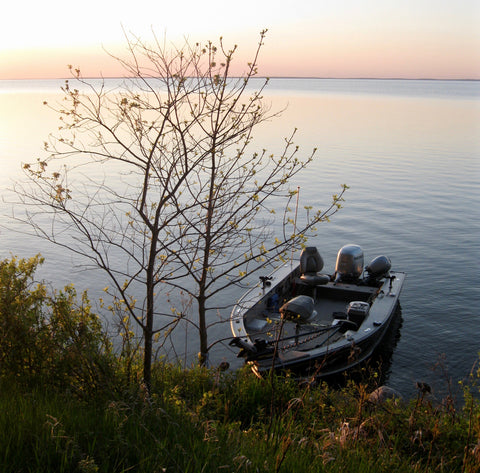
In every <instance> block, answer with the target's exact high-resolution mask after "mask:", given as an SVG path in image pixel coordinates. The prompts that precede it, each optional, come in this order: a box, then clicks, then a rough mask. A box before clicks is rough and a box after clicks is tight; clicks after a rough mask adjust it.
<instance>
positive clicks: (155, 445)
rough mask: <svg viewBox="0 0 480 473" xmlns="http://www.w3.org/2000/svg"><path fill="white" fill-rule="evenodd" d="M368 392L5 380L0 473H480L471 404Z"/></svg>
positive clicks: (160, 371)
mask: <svg viewBox="0 0 480 473" xmlns="http://www.w3.org/2000/svg"><path fill="white" fill-rule="evenodd" d="M272 388H273V389H272ZM367 394H368V393H367V390H366V386H365V385H363V384H361V383H360V384H353V383H352V384H351V385H349V386H347V387H345V388H342V389H336V390H335V389H331V388H330V387H328V385H326V384H321V385H319V386H315V387H312V386H303V387H300V386H298V385H297V383H295V382H294V381H293V380H291V379H289V378H275V379H274V381H273V385H272V384H271V382H270V380H269V381H261V380H258V379H256V378H254V377H253V376H252V375H251V374H250V373H248V372H246V371H242V372H239V373H236V374H228V375H227V374H222V373H218V372H215V371H206V370H203V369H193V370H189V371H182V370H180V369H177V368H175V367H173V366H168V365H167V366H162V365H158V366H157V367H156V369H155V386H154V389H153V393H152V396H151V398H149V399H147V398H146V397H145V393H143V392H142V390H141V389H139V390H138V391H136V392H134V391H131V390H130V391H129V392H124V393H122V394H121V395H120V394H119V393H117V394H116V395H112V396H110V397H108V396H105V393H102V395H99V396H98V397H95V396H93V397H90V398H89V399H85V398H82V399H81V398H79V397H77V396H76V395H75V394H74V393H67V392H58V391H54V392H52V391H50V390H49V389H47V388H36V389H33V390H30V391H25V390H24V389H20V388H19V387H18V386H16V385H15V383H11V382H10V383H8V384H7V383H2V385H1V392H0V436H1V437H0V471H3V472H23V471H25V472H26V471H29V472H51V471H55V472H97V471H98V472H127V471H135V472H157V471H158V472H162V471H166V472H202V471H205V472H212V471H232V472H233V471H245V472H257V471H265V472H271V471H285V472H292V471H295V472H319V471H328V472H337V471H355V472H371V471H376V472H377V471H378V472H381V471H388V472H391V471H396V472H398V471H405V472H407V471H418V472H434V471H448V472H450V471H451V472H461V471H466V472H475V471H480V470H479V465H480V443H479V436H480V406H479V403H478V401H475V400H474V399H473V398H472V397H470V396H469V395H467V399H466V402H465V406H464V408H463V409H462V410H456V409H455V406H454V405H453V404H451V403H450V402H449V401H448V400H446V401H445V402H444V403H440V404H438V405H433V404H432V403H431V402H430V401H429V399H428V394H427V395H424V394H422V393H421V392H419V397H418V398H417V399H413V400H411V401H408V402H406V401H398V400H394V399H391V400H388V401H386V402H384V403H380V404H374V403H371V402H369V401H368V399H367Z"/></svg>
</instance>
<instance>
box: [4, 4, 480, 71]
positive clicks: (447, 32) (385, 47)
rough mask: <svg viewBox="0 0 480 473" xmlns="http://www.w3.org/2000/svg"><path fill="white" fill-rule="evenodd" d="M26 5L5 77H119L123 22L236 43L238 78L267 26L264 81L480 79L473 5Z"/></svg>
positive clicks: (10, 44) (18, 14)
mask: <svg viewBox="0 0 480 473" xmlns="http://www.w3.org/2000/svg"><path fill="white" fill-rule="evenodd" d="M22 5H23V4H22V3H20V2H17V3H15V4H11V5H10V6H8V7H6V8H7V9H10V10H11V11H10V12H9V13H10V14H9V15H4V16H3V20H2V22H3V25H2V27H1V28H0V45H1V47H0V79H32V78H59V77H67V76H68V70H67V67H66V66H67V64H72V65H74V66H78V67H80V68H81V70H82V73H83V75H84V76H100V75H103V76H104V77H111V76H118V75H121V71H120V69H119V68H118V67H116V64H115V63H114V61H112V60H111V59H110V58H109V57H108V55H107V54H106V53H105V51H104V50H103V49H102V48H106V49H107V50H109V51H118V48H119V47H123V46H120V45H124V44H125V42H124V39H123V37H122V25H123V26H124V28H125V29H127V30H129V31H132V32H133V33H135V34H137V35H139V36H141V37H142V38H143V39H145V40H148V39H149V38H150V37H151V35H152V29H153V30H154V31H155V32H156V34H159V35H161V36H163V35H164V34H165V35H166V36H167V38H168V39H169V40H171V41H173V42H176V41H179V40H181V38H182V37H183V36H185V35H186V36H188V38H189V39H190V40H191V41H206V40H209V39H212V40H214V41H215V40H216V39H217V38H218V37H219V36H220V35H223V36H224V38H225V41H226V43H227V45H233V44H234V43H237V44H238V45H239V53H238V55H237V61H236V64H237V65H238V67H239V68H240V69H239V71H240V70H241V69H242V68H243V67H244V65H245V63H246V62H247V61H248V60H249V59H250V57H249V56H250V55H251V54H252V52H253V51H254V48H255V43H256V41H257V40H258V32H259V31H260V30H261V29H263V28H265V27H267V28H268V29H269V32H268V35H267V38H266V41H265V46H264V48H263V52H262V55H261V58H260V70H259V72H260V74H261V75H265V76H297V77H298V76H299V77H302V76H304V77H382V78H383V77H385V78H392V77H399V78H437V79H480V33H479V30H480V28H478V25H479V24H480V6H479V4H478V2H477V1H476V0H456V1H455V2H453V1H450V0H402V1H397V0H319V1H317V2H310V1H302V0H297V1H296V2H293V1H289V0H275V1H273V0H264V1H263V2H258V1H254V0H245V1H244V2H242V7H241V9H240V8H239V7H238V5H237V4H235V6H231V7H229V6H228V4H226V3H225V2H220V1H219V0H212V1H211V2H210V3H209V4H208V6H206V4H203V3H201V2H197V1H195V2H194V1H193V0H185V1H184V2H182V7H181V11H180V8H178V7H177V5H176V4H172V2H169V3H168V5H167V4H165V2H164V1H158V2H151V0H137V1H136V2H135V7H134V8H132V3H131V2H130V1H128V2H127V0H116V1H115V3H114V5H115V6H114V7H112V6H111V5H113V4H109V2H108V1H107V2H98V1H94V0H84V2H83V3H82V8H81V9H77V10H75V12H74V13H73V14H70V13H68V14H67V12H66V10H65V8H64V6H63V2H61V1H60V0H45V1H44V2H38V3H37V4H35V5H34V6H33V7H32V10H30V11H29V15H28V18H27V17H26V15H24V12H23V9H24V6H22ZM232 5H233V4H232ZM229 8H230V9H229ZM16 20H17V21H16Z"/></svg>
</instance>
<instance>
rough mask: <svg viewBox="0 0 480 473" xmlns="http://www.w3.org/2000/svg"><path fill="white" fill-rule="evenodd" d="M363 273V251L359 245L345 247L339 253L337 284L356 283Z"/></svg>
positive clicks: (336, 270)
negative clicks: (340, 282) (339, 282)
mask: <svg viewBox="0 0 480 473" xmlns="http://www.w3.org/2000/svg"><path fill="white" fill-rule="evenodd" d="M362 273H363V250H362V248H361V247H360V246H358V245H345V246H343V247H342V248H340V250H339V251H338V254H337V262H336V265H335V282H338V281H344V282H350V281H356V280H358V279H359V278H360V276H361V275H362Z"/></svg>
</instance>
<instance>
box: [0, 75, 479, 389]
mask: <svg viewBox="0 0 480 473" xmlns="http://www.w3.org/2000/svg"><path fill="white" fill-rule="evenodd" d="M62 83H63V82H62V81H0V124H1V126H0V159H1V164H2V173H1V176H0V187H1V189H2V190H1V192H2V195H6V194H7V192H6V188H7V187H9V186H11V182H12V180H16V179H18V178H19V177H20V176H21V172H20V168H21V163H22V162H29V161H30V162H31V161H33V160H34V159H35V158H36V157H41V156H42V146H43V142H44V141H45V140H46V138H47V136H48V134H49V133H50V132H52V131H55V129H56V128H57V126H58V122H57V117H56V116H55V115H54V114H53V112H51V111H49V110H48V109H47V108H46V107H44V106H43V105H42V103H43V101H44V100H52V99H55V97H57V96H58V92H59V88H60V86H61V85H62ZM264 95H265V100H266V101H268V102H270V103H271V104H272V107H273V108H274V109H282V108H284V107H286V109H285V111H284V112H283V113H282V115H281V117H280V118H279V119H277V120H274V121H272V122H270V123H267V124H266V125H265V126H263V127H262V128H261V129H260V130H259V131H258V132H257V133H256V138H255V139H256V143H258V145H259V147H260V148H267V149H269V150H271V151H272V152H273V151H275V150H276V149H279V147H281V145H282V140H283V138H284V137H285V136H288V135H290V133H291V131H292V130H293V128H294V127H296V128H298V133H297V139H296V142H297V143H298V144H299V145H300V150H301V152H304V153H306V154H308V153H309V152H310V151H311V149H312V148H314V147H317V148H318V151H317V155H316V156H317V158H316V160H315V161H314V163H313V164H312V165H311V166H310V167H309V168H308V169H307V170H306V171H305V172H303V173H302V174H301V175H300V176H298V179H296V180H295V182H292V183H291V187H292V188H297V186H299V187H300V205H302V204H303V205H306V204H307V203H308V204H313V205H315V204H318V205H320V206H321V207H322V206H323V207H325V204H327V203H328V201H329V197H330V195H331V194H333V193H336V192H338V190H339V186H340V185H341V184H343V183H346V184H348V186H349V187H350V189H349V190H348V192H347V194H346V196H345V198H346V202H345V204H344V208H343V209H342V210H341V211H340V212H339V213H338V214H337V215H335V216H334V217H333V218H332V221H331V222H330V223H326V224H322V225H320V226H319V230H318V236H317V237H316V238H315V240H312V241H310V243H311V244H312V245H315V246H317V247H318V248H319V250H320V252H321V254H322V256H323V259H324V260H325V271H333V268H334V265H335V259H336V253H337V251H338V249H339V248H340V247H341V246H342V245H344V244H347V243H356V244H359V245H360V246H362V248H363V249H364V252H365V260H366V263H367V262H368V261H370V260H371V259H373V258H374V257H375V256H377V255H379V254H385V255H388V256H389V257H390V258H391V260H392V265H393V269H396V270H399V271H405V272H407V273H408V276H407V282H406V285H405V286H404V289H403V292H402V296H401V299H400V300H401V307H402V324H401V327H400V329H399V332H398V335H397V338H398V340H397V344H396V347H395V350H394V352H393V356H392V358H391V365H390V371H389V377H388V384H389V385H390V386H392V387H394V388H396V389H398V390H400V391H401V392H402V393H404V394H405V395H411V394H412V393H414V392H415V382H417V381H425V382H428V383H430V384H431V385H432V388H433V390H434V394H435V393H436V394H437V395H440V393H444V392H445V389H446V381H445V379H446V377H451V379H452V380H453V382H454V384H456V383H457V381H459V380H461V379H463V378H464V377H466V376H467V375H468V374H469V372H470V370H471V369H472V367H473V366H474V364H475V362H476V361H478V358H479V352H480V337H479V335H480V310H479V308H480V283H479V282H480V190H479V187H480V186H479V180H480V179H479V178H480V82H478V81H428V80H421V81H415V80H367V79H362V80H353V79H349V80H347V79H344V80H334V79H329V80H321V79H272V80H271V82H270V84H269V86H268V87H267V91H266V93H265V94H264ZM0 206H1V211H0V224H1V225H2V228H1V229H0V243H1V244H0V256H1V257H2V258H4V257H8V256H9V255H10V254H17V255H19V256H22V257H28V256H32V255H34V254H36V253H37V252H41V253H42V254H43V255H44V256H45V258H46V263H45V264H44V266H43V268H42V269H41V271H40V273H39V275H40V276H41V277H43V278H45V279H46V280H48V281H50V282H51V283H52V286H53V287H57V288H59V287H61V286H63V285H64V284H68V283H71V282H73V283H75V285H76V286H77V288H79V289H84V288H86V289H89V293H90V295H91V296H92V299H94V298H95V297H97V296H98V295H99V294H100V292H99V288H103V287H105V286H106V285H108V284H109V283H108V281H107V280H106V279H105V276H104V275H103V274H101V273H92V272H85V271H83V269H82V267H81V265H80V263H79V262H78V261H76V260H73V259H72V256H71V255H69V254H66V253H65V251H64V250H61V249H59V248H56V247H51V246H49V245H48V244H47V243H46V242H43V241H41V240H36V239H32V238H31V237H29V236H28V235H22V234H18V233H16V232H14V231H12V230H11V229H10V230H9V229H6V228H3V226H4V225H6V224H7V225H10V226H11V225H12V224H11V222H9V219H8V215H10V214H11V207H10V206H9V204H7V203H6V202H5V201H4V200H2V202H1V203H0ZM237 292H238V293H235V292H231V293H230V294H228V297H229V298H232V299H235V298H237V297H240V296H241V291H238V290H237ZM224 297H227V296H224ZM222 315H223V316H224V317H228V313H227V314H222ZM190 330H192V329H190ZM192 332H193V330H192ZM229 335H230V332H229V327H228V324H223V325H221V326H219V327H216V328H215V332H214V333H213V334H212V335H211V337H213V338H215V337H217V336H218V337H223V336H229ZM194 337H195V334H194V333H186V332H185V333H182V334H180V335H179V338H180V339H181V340H182V341H183V339H186V338H194ZM179 343H180V342H179ZM178 351H180V352H181V351H182V350H178ZM189 351H191V350H189ZM212 359H213V361H214V362H217V361H219V360H227V361H229V362H231V363H232V365H233V366H236V364H235V363H238V361H236V359H235V353H234V352H232V351H230V350H229V349H228V348H227V347H225V346H223V347H220V346H219V347H218V348H217V349H216V351H215V352H214V353H213V354H212Z"/></svg>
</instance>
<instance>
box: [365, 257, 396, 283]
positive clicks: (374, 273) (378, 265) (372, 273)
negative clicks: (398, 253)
mask: <svg viewBox="0 0 480 473" xmlns="http://www.w3.org/2000/svg"><path fill="white" fill-rule="evenodd" d="M391 267H392V263H391V262H390V259H389V258H388V257H387V256H377V257H376V258H374V259H373V260H372V261H371V262H370V264H369V265H368V266H366V267H365V271H366V272H367V274H368V277H367V282H368V283H372V282H376V281H378V280H379V279H382V278H384V277H387V276H388V272H389V271H390V268H391Z"/></svg>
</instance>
